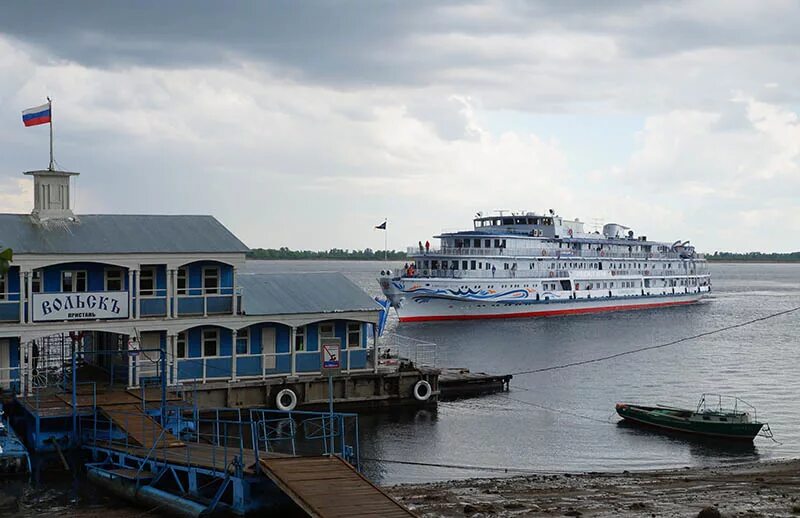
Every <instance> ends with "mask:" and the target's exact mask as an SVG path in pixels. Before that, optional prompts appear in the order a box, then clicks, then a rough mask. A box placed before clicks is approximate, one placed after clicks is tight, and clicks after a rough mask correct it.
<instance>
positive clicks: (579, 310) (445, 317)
mask: <svg viewBox="0 0 800 518" xmlns="http://www.w3.org/2000/svg"><path fill="white" fill-rule="evenodd" d="M696 302H697V301H696V300H681V301H675V302H655V303H651V304H637V305H635V306H601V307H594V308H576V309H553V310H550V311H532V312H528V313H501V314H494V315H431V316H424V317H400V322H430V321H434V320H478V319H497V318H522V317H554V316H558V315H579V314H585V313H604V312H607V311H622V310H628V309H651V308H663V307H667V306H683V305H686V304H695V303H696Z"/></svg>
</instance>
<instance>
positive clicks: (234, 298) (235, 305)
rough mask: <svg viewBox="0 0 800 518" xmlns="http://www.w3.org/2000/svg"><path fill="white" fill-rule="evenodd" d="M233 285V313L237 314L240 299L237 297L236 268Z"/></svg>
mask: <svg viewBox="0 0 800 518" xmlns="http://www.w3.org/2000/svg"><path fill="white" fill-rule="evenodd" d="M232 286H233V287H232V288H231V293H232V295H233V299H232V302H231V307H232V308H233V314H234V315H235V314H236V313H237V309H238V301H237V299H236V268H234V269H233V280H232Z"/></svg>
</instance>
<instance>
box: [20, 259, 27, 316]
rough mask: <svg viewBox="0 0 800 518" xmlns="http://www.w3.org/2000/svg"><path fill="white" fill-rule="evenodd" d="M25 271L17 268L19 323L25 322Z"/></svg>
mask: <svg viewBox="0 0 800 518" xmlns="http://www.w3.org/2000/svg"><path fill="white" fill-rule="evenodd" d="M26 298H27V297H25V272H23V271H22V268H20V269H19V323H20V324H24V323H25V299H26Z"/></svg>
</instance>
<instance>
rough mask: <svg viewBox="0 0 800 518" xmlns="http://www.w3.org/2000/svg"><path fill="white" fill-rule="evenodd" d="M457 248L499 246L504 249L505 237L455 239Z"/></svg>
mask: <svg viewBox="0 0 800 518" xmlns="http://www.w3.org/2000/svg"><path fill="white" fill-rule="evenodd" d="M454 243H455V247H456V248H469V247H470V246H472V248H493V247H494V248H498V249H501V250H502V249H504V248H505V247H506V240H505V239H477V238H476V239H456V240H455V241H454Z"/></svg>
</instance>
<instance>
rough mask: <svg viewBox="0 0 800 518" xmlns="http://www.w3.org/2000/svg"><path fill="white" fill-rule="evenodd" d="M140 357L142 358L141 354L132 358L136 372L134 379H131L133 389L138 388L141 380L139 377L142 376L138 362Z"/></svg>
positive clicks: (140, 346)
mask: <svg viewBox="0 0 800 518" xmlns="http://www.w3.org/2000/svg"><path fill="white" fill-rule="evenodd" d="M141 348H142V344H139V349H140V350H141ZM141 357H142V353H141V352H140V353H139V354H137V355H136V356H134V357H133V358H134V366H135V368H136V372H135V373H134V379H133V386H134V387H138V386H139V378H141V376H142V366H141V362H140V361H139V360H140V358H141Z"/></svg>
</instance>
